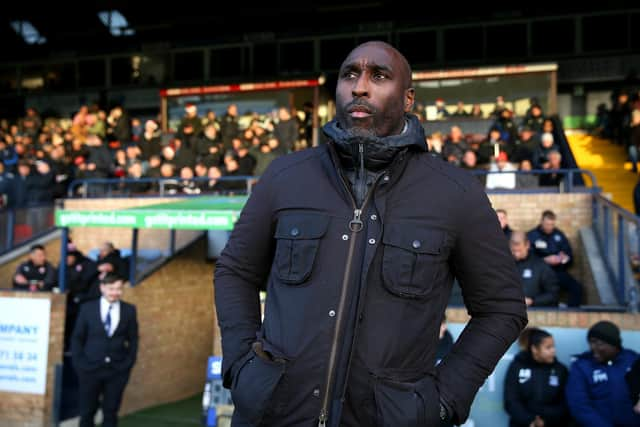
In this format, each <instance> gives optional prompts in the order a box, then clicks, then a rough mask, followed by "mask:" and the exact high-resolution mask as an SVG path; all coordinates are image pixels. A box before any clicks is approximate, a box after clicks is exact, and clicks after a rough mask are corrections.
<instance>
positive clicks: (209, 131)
mask: <svg viewBox="0 0 640 427" xmlns="http://www.w3.org/2000/svg"><path fill="white" fill-rule="evenodd" d="M221 145H222V140H221V139H220V138H219V137H218V129H217V128H216V123H215V122H213V123H210V124H208V125H206V126H205V128H204V132H203V134H202V136H201V137H200V138H199V139H198V141H197V143H196V148H195V152H196V157H198V159H201V160H203V159H204V158H206V157H207V156H209V155H210V154H212V153H211V149H212V148H214V147H215V148H216V150H215V151H214V153H219V149H220V146H221ZM218 160H219V157H218ZM218 164H219V161H218Z"/></svg>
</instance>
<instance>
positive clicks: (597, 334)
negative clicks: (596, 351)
mask: <svg viewBox="0 0 640 427" xmlns="http://www.w3.org/2000/svg"><path fill="white" fill-rule="evenodd" d="M591 338H597V339H599V340H601V341H604V342H606V343H607V344H611V345H612V346H614V347H618V348H622V339H621V338H620V329H618V327H617V326H616V325H615V324H613V323H611V322H609V321H607V320H602V321H600V322H598V323H596V324H595V325H593V326H592V327H591V329H589V333H588V334H587V339H591Z"/></svg>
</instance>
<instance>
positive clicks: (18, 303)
mask: <svg viewBox="0 0 640 427" xmlns="http://www.w3.org/2000/svg"><path fill="white" fill-rule="evenodd" d="M50 311H51V301H50V300H48V299H30V298H0V391H5V392H16V393H30V394H44V393H45V389H46V386H47V356H48V350H49V314H50Z"/></svg>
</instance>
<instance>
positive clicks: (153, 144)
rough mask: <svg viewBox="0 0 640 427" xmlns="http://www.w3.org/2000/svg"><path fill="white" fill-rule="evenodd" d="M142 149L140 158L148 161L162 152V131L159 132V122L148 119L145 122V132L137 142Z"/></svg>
mask: <svg viewBox="0 0 640 427" xmlns="http://www.w3.org/2000/svg"><path fill="white" fill-rule="evenodd" d="M137 145H138V148H139V149H140V158H141V159H142V161H144V162H148V161H149V159H151V156H159V155H160V154H161V153H162V145H161V141H160V133H159V132H158V124H157V123H156V122H154V121H153V120H147V121H146V122H145V123H144V133H143V134H142V136H141V137H140V140H139V141H138V142H137Z"/></svg>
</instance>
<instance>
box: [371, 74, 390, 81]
mask: <svg viewBox="0 0 640 427" xmlns="http://www.w3.org/2000/svg"><path fill="white" fill-rule="evenodd" d="M373 78H374V79H375V80H384V79H386V78H387V76H386V74H383V73H375V74H374V75H373Z"/></svg>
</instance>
